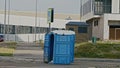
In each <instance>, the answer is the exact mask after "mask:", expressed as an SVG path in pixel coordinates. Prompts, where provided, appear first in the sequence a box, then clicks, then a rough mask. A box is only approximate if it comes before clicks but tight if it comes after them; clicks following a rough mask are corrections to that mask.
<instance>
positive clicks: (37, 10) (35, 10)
mask: <svg viewBox="0 0 120 68" xmlns="http://www.w3.org/2000/svg"><path fill="white" fill-rule="evenodd" d="M35 5H36V6H35V7H36V8H35V31H34V33H35V42H36V30H37V29H36V26H37V11H38V10H37V0H36V3H35ZM35 44H36V43H35Z"/></svg>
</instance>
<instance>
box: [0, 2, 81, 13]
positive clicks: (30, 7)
mask: <svg viewBox="0 0 120 68" xmlns="http://www.w3.org/2000/svg"><path fill="white" fill-rule="evenodd" d="M4 1H5V0H0V9H1V10H4ZM6 1H9V0H6ZM10 1H11V9H12V10H17V11H35V4H36V2H35V1H36V0H10ZM37 1H38V2H37V3H38V11H39V12H47V9H48V8H54V9H55V13H69V14H79V13H80V0H37ZM7 4H8V3H7ZM7 7H8V6H7Z"/></svg>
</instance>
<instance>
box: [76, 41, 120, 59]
mask: <svg viewBox="0 0 120 68" xmlns="http://www.w3.org/2000/svg"><path fill="white" fill-rule="evenodd" d="M75 57H84V58H117V59H120V44H118V43H117V44H116V43H108V42H107V43H106V42H104V43H100V42H99V43H96V44H92V43H81V44H79V45H78V44H77V46H76V47H75Z"/></svg>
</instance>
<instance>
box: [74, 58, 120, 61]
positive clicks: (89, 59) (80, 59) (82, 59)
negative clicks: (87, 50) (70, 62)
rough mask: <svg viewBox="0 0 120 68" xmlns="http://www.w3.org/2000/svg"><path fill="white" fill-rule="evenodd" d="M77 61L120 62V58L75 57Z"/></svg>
mask: <svg viewBox="0 0 120 68" xmlns="http://www.w3.org/2000/svg"><path fill="white" fill-rule="evenodd" d="M75 61H94V62H120V59H102V58H75Z"/></svg>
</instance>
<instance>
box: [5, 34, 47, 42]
mask: <svg viewBox="0 0 120 68" xmlns="http://www.w3.org/2000/svg"><path fill="white" fill-rule="evenodd" d="M44 36H45V34H36V40H35V34H6V35H5V40H6V41H16V42H34V41H38V40H44Z"/></svg>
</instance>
